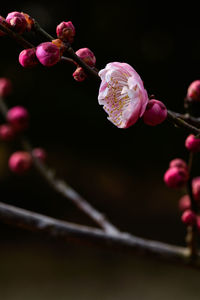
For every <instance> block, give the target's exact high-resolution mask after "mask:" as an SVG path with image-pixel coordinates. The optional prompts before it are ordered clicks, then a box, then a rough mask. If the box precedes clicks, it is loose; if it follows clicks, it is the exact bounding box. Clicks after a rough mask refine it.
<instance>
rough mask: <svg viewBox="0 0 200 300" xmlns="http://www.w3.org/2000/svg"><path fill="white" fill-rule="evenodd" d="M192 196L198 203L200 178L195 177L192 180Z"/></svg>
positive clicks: (199, 200) (199, 198)
mask: <svg viewBox="0 0 200 300" xmlns="http://www.w3.org/2000/svg"><path fill="white" fill-rule="evenodd" d="M192 194H193V197H194V200H196V201H198V202H200V177H195V178H193V180H192Z"/></svg>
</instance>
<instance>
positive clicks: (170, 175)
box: [164, 167, 189, 188]
mask: <svg viewBox="0 0 200 300" xmlns="http://www.w3.org/2000/svg"><path fill="white" fill-rule="evenodd" d="M188 179H189V173H188V171H187V170H186V169H180V168H177V167H173V168H170V169H168V170H167V171H166V172H165V175H164V182H165V184H166V185H167V186H168V187H169V188H180V187H182V186H184V185H185V184H186V182H187V181H188Z"/></svg>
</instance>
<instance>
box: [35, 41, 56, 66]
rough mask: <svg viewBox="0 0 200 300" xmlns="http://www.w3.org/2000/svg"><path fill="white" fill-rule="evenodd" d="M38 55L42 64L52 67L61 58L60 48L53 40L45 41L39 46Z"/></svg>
mask: <svg viewBox="0 0 200 300" xmlns="http://www.w3.org/2000/svg"><path fill="white" fill-rule="evenodd" d="M36 56H37V58H38V60H39V61H40V63H41V64H42V65H44V66H45V67H51V66H53V65H55V64H56V63H57V62H58V61H59V60H60V50H59V48H58V47H57V46H56V45H54V44H52V43H51V42H45V43H42V44H40V45H39V46H37V49H36Z"/></svg>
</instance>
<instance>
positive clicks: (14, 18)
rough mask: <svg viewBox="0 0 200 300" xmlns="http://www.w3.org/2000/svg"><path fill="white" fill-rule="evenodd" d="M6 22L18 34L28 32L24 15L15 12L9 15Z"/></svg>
mask: <svg viewBox="0 0 200 300" xmlns="http://www.w3.org/2000/svg"><path fill="white" fill-rule="evenodd" d="M6 21H7V22H8V24H10V25H11V27H12V28H13V29H14V30H15V31H16V32H18V33H23V32H24V31H25V30H26V27H27V22H26V18H25V17H24V16H23V14H22V13H20V12H17V11H14V12H11V13H9V14H8V15H7V17H6Z"/></svg>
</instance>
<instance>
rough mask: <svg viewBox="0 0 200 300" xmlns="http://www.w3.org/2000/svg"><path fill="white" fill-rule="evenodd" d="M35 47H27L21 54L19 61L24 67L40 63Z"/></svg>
mask: <svg viewBox="0 0 200 300" xmlns="http://www.w3.org/2000/svg"><path fill="white" fill-rule="evenodd" d="M35 52H36V50H35V49H34V48H30V49H25V50H23V51H22V52H21V53H20V54H19V63H20V65H22V67H24V68H31V67H34V66H36V65H37V64H38V59H37V57H36V54H35Z"/></svg>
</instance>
